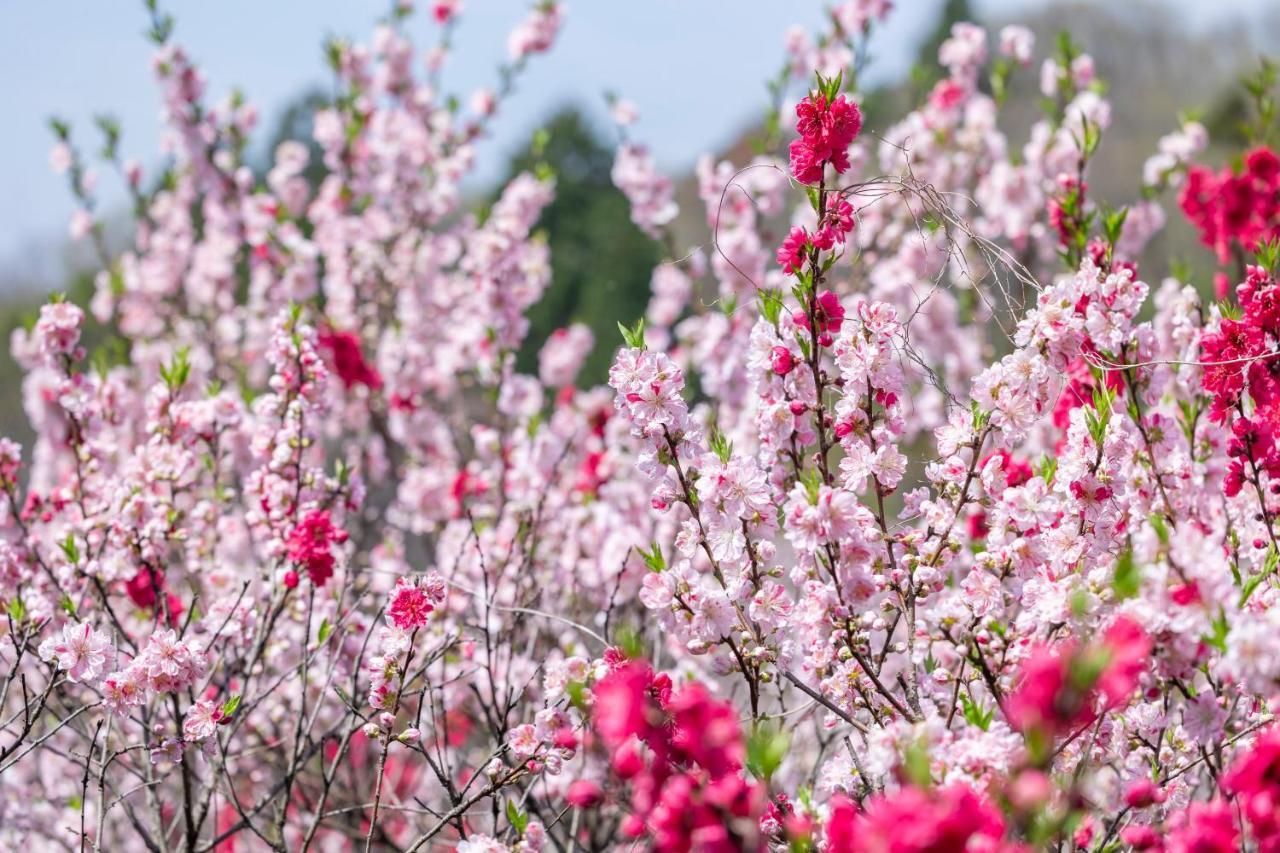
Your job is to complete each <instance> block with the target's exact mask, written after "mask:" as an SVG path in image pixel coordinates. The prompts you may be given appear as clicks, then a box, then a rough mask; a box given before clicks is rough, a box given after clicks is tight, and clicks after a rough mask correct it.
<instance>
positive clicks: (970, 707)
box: [960, 691, 996, 732]
mask: <svg viewBox="0 0 1280 853" xmlns="http://www.w3.org/2000/svg"><path fill="white" fill-rule="evenodd" d="M960 708H961V709H962V710H963V711H964V718H965V720H966V721H967V722H968V723H969V725H971V726H977V727H978V728H980V729H982V730H983V731H984V732H985V731H987V730H988V729H990V728H991V721H992V720H994V719H995V716H996V709H995V708H987V709H983V708H982V706H981V705H979V704H978V703H977V702H974V701H973V697H971V696H970V695H969V693H968V692H967V691H966V692H964V693H961V694H960Z"/></svg>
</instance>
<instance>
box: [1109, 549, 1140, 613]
mask: <svg viewBox="0 0 1280 853" xmlns="http://www.w3.org/2000/svg"><path fill="white" fill-rule="evenodd" d="M1112 586H1113V587H1115V591H1116V596H1117V597H1119V598H1120V600H1121V601H1123V600H1124V599H1126V598H1134V597H1135V596H1137V594H1138V590H1139V588H1140V587H1141V586H1142V573H1141V572H1140V571H1138V565H1137V563H1135V562H1134V561H1133V551H1132V550H1131V549H1128V548H1126V549H1125V550H1124V551H1122V552H1121V553H1120V556H1119V557H1118V558H1117V559H1116V573H1115V577H1114V578H1113V579H1112Z"/></svg>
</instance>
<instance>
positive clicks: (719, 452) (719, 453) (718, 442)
mask: <svg viewBox="0 0 1280 853" xmlns="http://www.w3.org/2000/svg"><path fill="white" fill-rule="evenodd" d="M710 444H711V450H712V452H713V453H715V455H716V457H717V458H719V460H720V461H721V462H724V463H728V461H729V459H730V457H732V456H733V442H731V441H729V439H728V438H727V437H725V434H724V433H722V432H721V431H720V427H718V426H715V425H712V427H711V439H710Z"/></svg>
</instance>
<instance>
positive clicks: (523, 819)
mask: <svg viewBox="0 0 1280 853" xmlns="http://www.w3.org/2000/svg"><path fill="white" fill-rule="evenodd" d="M507 820H509V821H511V826H512V827H514V828H515V831H516V833H517V834H518V835H524V830H525V827H527V826H528V825H529V816H528V815H527V814H525V813H524V812H522V811H520V807H519V806H517V805H516V801H515V800H507Z"/></svg>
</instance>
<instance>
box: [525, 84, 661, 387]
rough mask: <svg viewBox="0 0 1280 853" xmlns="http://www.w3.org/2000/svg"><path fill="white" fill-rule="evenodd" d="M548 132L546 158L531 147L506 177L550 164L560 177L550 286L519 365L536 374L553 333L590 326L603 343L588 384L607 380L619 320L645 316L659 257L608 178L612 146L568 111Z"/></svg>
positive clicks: (543, 226) (551, 230)
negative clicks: (542, 350)
mask: <svg viewBox="0 0 1280 853" xmlns="http://www.w3.org/2000/svg"><path fill="white" fill-rule="evenodd" d="M543 130H544V131H545V134H546V135H545V144H544V145H542V146H539V147H541V148H542V151H541V153H540V156H539V153H538V152H535V151H532V150H530V149H525V150H524V151H522V152H521V153H519V154H517V155H516V156H514V157H513V158H512V159H511V164H510V167H509V169H508V174H507V177H508V178H510V177H512V176H514V175H516V174H517V173H519V172H522V171H526V170H533V169H535V168H537V167H538V165H539V163H545V164H546V165H547V166H550V167H551V169H552V171H553V172H554V173H555V177H556V196H555V200H554V201H553V202H551V204H549V205H547V207H546V209H545V210H543V212H542V218H541V219H540V220H539V221H538V228H539V230H541V231H543V232H544V233H545V234H546V237H547V243H548V244H549V246H550V248H551V268H552V273H551V286H550V287H549V288H548V289H547V292H546V293H545V294H543V297H542V299H541V300H540V301H539V302H538V304H536V305H534V306H533V309H532V310H531V311H530V312H529V321H530V324H531V328H530V331H529V337H528V339H527V340H526V343H525V347H524V350H523V351H522V352H521V353H520V356H519V359H518V362H517V363H518V365H519V367H520V368H521V369H522V370H536V367H537V354H538V349H539V348H540V347H541V346H542V344H543V342H544V341H546V339H547V337H548V336H549V335H550V334H551V333H552V332H554V331H555V330H556V329H558V328H561V327H563V326H567V325H569V324H570V323H573V322H581V323H585V324H586V325H587V326H589V327H590V328H591V331H592V333H593V334H594V335H595V336H596V341H597V343H598V344H600V346H598V347H597V348H596V349H595V350H594V351H592V353H591V355H590V356H589V357H588V358H587V362H586V364H585V365H584V366H583V372H582V376H581V378H580V382H581V383H582V384H588V385H590V384H595V383H597V382H601V381H603V380H604V379H605V378H606V376H607V374H608V370H609V364H610V362H611V361H612V360H613V351H614V349H615V348H616V347H615V346H614V345H613V344H614V343H615V342H616V339H617V337H618V326H617V322H618V320H620V319H621V320H625V321H627V322H631V321H632V320H633V319H634V318H637V317H639V316H641V315H642V314H643V313H644V310H645V307H646V306H647V305H648V302H649V277H650V275H651V273H652V272H653V267H654V265H655V264H657V263H658V261H660V260H661V252H660V250H659V249H658V247H657V245H656V244H655V243H654V242H653V241H652V240H650V239H649V238H648V237H647V236H646V235H645V234H644V233H643V232H641V231H640V229H639V228H637V227H636V226H635V225H634V224H632V222H631V211H630V208H629V207H628V205H627V200H626V198H624V197H623V195H622V193H621V192H619V191H618V190H617V189H616V188H615V187H614V186H613V180H612V178H611V177H610V171H611V170H612V168H613V144H612V143H611V142H606V141H605V140H604V139H603V138H601V135H600V133H599V132H598V131H597V129H596V128H595V126H594V125H593V124H592V123H591V119H590V118H588V117H587V115H586V114H585V112H584V111H583V110H582V109H580V108H579V107H576V106H566V107H563V108H562V109H560V110H558V111H557V112H556V113H555V114H554V115H552V116H551V118H550V119H549V120H548V121H547V123H546V124H545V125H544V127H543Z"/></svg>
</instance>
